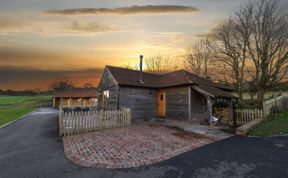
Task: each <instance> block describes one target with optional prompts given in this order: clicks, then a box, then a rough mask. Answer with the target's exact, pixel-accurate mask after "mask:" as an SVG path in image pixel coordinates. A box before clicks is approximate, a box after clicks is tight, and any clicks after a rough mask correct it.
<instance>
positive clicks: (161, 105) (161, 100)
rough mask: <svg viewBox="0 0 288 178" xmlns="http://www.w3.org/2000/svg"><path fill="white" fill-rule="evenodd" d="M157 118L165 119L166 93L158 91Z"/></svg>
mask: <svg viewBox="0 0 288 178" xmlns="http://www.w3.org/2000/svg"><path fill="white" fill-rule="evenodd" d="M157 105H158V117H166V92H165V90H159V91H158V94H157Z"/></svg>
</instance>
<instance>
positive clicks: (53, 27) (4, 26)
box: [0, 19, 122, 35]
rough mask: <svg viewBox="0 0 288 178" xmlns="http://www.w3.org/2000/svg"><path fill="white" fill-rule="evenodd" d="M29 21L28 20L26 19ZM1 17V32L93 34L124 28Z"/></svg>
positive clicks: (76, 22)
mask: <svg viewBox="0 0 288 178" xmlns="http://www.w3.org/2000/svg"><path fill="white" fill-rule="evenodd" d="M26 21H28V20H26ZM26 21H25V20H22V21H20V20H18V19H0V32H8V33H9V32H16V33H17V32H30V33H40V34H54V35H55V34H69V35H73V34H91V33H93V34H94V33H103V32H117V31H121V30H122V28H120V27H118V26H117V25H110V24H109V25H108V24H103V23H97V22H93V21H84V20H83V21H56V22H53V21H45V20H43V21H30V22H29V23H28V22H26Z"/></svg>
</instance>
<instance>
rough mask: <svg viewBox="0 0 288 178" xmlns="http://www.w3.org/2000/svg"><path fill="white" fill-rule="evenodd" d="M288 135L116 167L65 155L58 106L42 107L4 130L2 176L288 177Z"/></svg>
mask: <svg viewBox="0 0 288 178" xmlns="http://www.w3.org/2000/svg"><path fill="white" fill-rule="evenodd" d="M287 158H288V137H274V138H245V137H231V138H228V139H225V140H222V141H219V142H216V143H213V144H210V145H206V146H204V147H201V148H198V149H195V150H192V151H189V152H186V153H184V154H181V155H179V156H177V157H174V158H172V159H169V160H166V161H163V162H161V163H158V164H154V165H150V166H144V167H140V168H132V169H122V170H117V169H116V170H111V169H93V168H83V167H80V166H77V165H74V164H73V163H71V162H70V161H68V160H67V159H66V158H65V155H64V152H63V145H62V140H61V138H60V137H58V121H57V111H55V110H51V109H42V110H40V111H39V112H36V113H34V114H32V115H29V116H27V117H25V118H24V119H21V120H19V121H16V122H15V123H13V124H11V125H9V126H7V127H4V128H2V129H0V177H1V178H14V177H15V178H22V177H23V178H24V177H25V178H26V177H27V178H34V177H35V178H36V177H37V178H39V177H53V178H57V177H59V178H60V177H61V178H65V177H67V178H68V177H69V178H73V177H81V178H86V177H123V178H128V177H131V178H134V177H137V178H142V177H143V178H144V177H145V178H146V177H147V178H154V177H155V178H156V177H157V178H158V177H163V178H164V177H165V178H169V177H173V178H174V177H185V178H186V177H188V178H189V177H191V178H192V177H197V178H205V177H219V178H222V177H235V178H238V177H239V178H241V177H261V178H263V177H277V178H280V177H283V178H284V177H285V178H286V177H288V166H287V165H288V159H287Z"/></svg>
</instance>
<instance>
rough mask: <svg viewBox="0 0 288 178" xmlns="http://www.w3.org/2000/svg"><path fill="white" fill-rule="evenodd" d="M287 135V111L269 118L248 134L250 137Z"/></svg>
mask: <svg viewBox="0 0 288 178" xmlns="http://www.w3.org/2000/svg"><path fill="white" fill-rule="evenodd" d="M281 134H288V111H285V112H281V113H279V114H278V115H277V118H276V116H272V117H269V118H267V119H265V120H264V121H263V122H261V123H259V124H258V125H257V126H256V127H255V128H253V129H252V130H250V131H249V132H248V135H252V136H269V135H281Z"/></svg>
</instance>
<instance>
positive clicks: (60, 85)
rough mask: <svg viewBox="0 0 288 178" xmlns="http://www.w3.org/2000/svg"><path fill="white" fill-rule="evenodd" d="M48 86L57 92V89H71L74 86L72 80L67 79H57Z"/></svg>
mask: <svg viewBox="0 0 288 178" xmlns="http://www.w3.org/2000/svg"><path fill="white" fill-rule="evenodd" d="M50 88H51V89H52V90H53V91H56V92H59V91H65V90H68V89H72V88H75V86H74V84H73V82H71V81H69V80H64V81H58V82H55V83H53V84H52V85H51V86H50Z"/></svg>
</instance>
